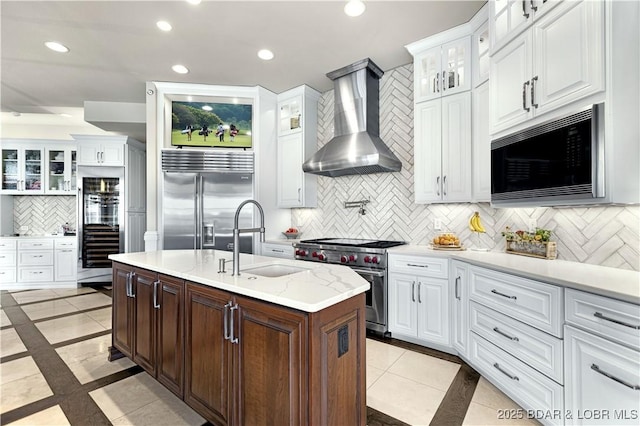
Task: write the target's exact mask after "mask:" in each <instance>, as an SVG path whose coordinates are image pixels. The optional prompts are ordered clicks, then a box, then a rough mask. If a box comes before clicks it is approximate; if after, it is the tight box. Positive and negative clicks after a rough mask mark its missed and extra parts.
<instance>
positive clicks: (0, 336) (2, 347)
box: [0, 328, 27, 356]
mask: <svg viewBox="0 0 640 426" xmlns="http://www.w3.org/2000/svg"><path fill="white" fill-rule="evenodd" d="M26 350H27V348H26V347H25V346H24V343H22V340H20V336H18V333H17V332H16V330H15V329H14V328H7V329H4V330H0V356H8V355H13V354H18V353H20V352H25V351H26Z"/></svg>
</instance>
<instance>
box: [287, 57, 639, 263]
mask: <svg viewBox="0 0 640 426" xmlns="http://www.w3.org/2000/svg"><path fill="white" fill-rule="evenodd" d="M333 102H334V98H333V90H331V91H328V92H326V93H324V94H323V95H322V97H321V99H320V102H319V105H318V129H319V130H318V145H319V147H320V146H322V145H324V144H325V143H326V142H327V141H328V140H329V139H331V137H332V136H333ZM380 129H381V130H380V134H381V138H382V140H384V141H385V142H386V143H387V145H388V146H389V147H390V148H391V150H392V151H393V152H394V153H395V154H396V155H397V156H398V157H399V158H400V160H401V161H402V171H400V172H398V173H382V174H372V175H363V176H343V177H339V178H328V177H318V207H317V208H315V209H293V210H292V226H295V227H297V228H298V229H300V231H301V232H303V238H305V239H306V238H320V237H351V238H375V239H388V240H403V241H407V242H410V243H414V244H428V243H429V241H430V240H431V239H432V238H433V236H434V235H435V234H436V233H437V232H439V231H436V230H435V229H434V221H435V220H436V219H439V220H440V221H441V222H442V229H443V230H449V231H452V232H456V233H457V234H458V235H459V236H460V237H461V240H462V241H463V243H464V244H465V245H467V246H471V245H474V244H475V243H476V242H477V241H476V240H475V238H476V235H472V234H473V233H472V232H471V231H470V230H469V228H468V221H469V218H470V217H471V215H472V214H473V212H474V211H478V212H480V215H481V218H482V222H483V224H484V226H485V228H486V230H487V233H486V234H482V235H480V241H479V242H480V244H481V245H482V246H484V247H486V248H489V249H491V250H497V251H503V250H504V248H505V243H504V239H503V238H502V235H501V232H502V231H503V230H504V229H505V227H506V226H509V227H511V228H512V229H514V230H517V229H527V228H528V225H529V223H530V220H531V219H535V221H536V222H537V226H538V227H540V228H545V229H550V230H552V232H553V234H552V239H553V240H554V241H557V243H558V258H559V259H564V260H570V261H576V262H584V263H590V264H596V265H605V266H612V267H615V268H623V269H633V270H640V206H637V205H635V206H611V207H610V206H607V207H588V208H587V207H580V208H530V209H525V208H518V209H496V208H493V207H491V205H490V204H488V203H461V204H428V205H427V204H415V203H414V189H413V170H414V164H413V66H412V65H406V66H403V67H399V68H396V69H394V70H391V71H388V72H387V73H385V75H384V76H383V77H382V79H381V81H380ZM362 199H369V200H370V203H369V204H367V205H366V214H365V215H360V214H358V209H345V208H344V207H343V203H344V201H355V200H362Z"/></svg>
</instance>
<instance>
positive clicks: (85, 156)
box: [74, 136, 126, 167]
mask: <svg viewBox="0 0 640 426" xmlns="http://www.w3.org/2000/svg"><path fill="white" fill-rule="evenodd" d="M74 137H76V136H74ZM76 139H77V138H76ZM125 143H126V138H125V139H123V140H112V141H107V140H104V139H102V140H91V138H89V139H82V140H79V141H78V165H79V166H115V167H122V166H124V151H125V148H124V146H125Z"/></svg>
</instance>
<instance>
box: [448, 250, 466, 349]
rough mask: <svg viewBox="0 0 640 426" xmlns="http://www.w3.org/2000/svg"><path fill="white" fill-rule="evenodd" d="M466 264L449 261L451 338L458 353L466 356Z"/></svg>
mask: <svg viewBox="0 0 640 426" xmlns="http://www.w3.org/2000/svg"><path fill="white" fill-rule="evenodd" d="M467 274H468V272H467V266H466V265H465V264H464V263H461V262H458V261H456V260H453V261H451V283H452V285H451V296H450V297H451V301H452V303H451V306H452V315H451V324H452V325H453V332H452V336H451V340H452V343H453V347H454V348H455V349H456V350H457V351H458V353H459V354H461V355H463V356H466V354H467V340H468V333H469V297H468V294H467V288H466V286H467Z"/></svg>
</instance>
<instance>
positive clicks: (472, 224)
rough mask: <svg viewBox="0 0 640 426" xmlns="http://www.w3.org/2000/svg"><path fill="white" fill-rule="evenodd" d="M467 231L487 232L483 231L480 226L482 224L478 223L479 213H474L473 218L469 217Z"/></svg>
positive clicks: (482, 227)
mask: <svg viewBox="0 0 640 426" xmlns="http://www.w3.org/2000/svg"><path fill="white" fill-rule="evenodd" d="M469 229H471V231H473V232H482V233H484V232H487V231H485V229H484V226H482V222H480V213H479V212H475V213H474V214H473V216H471V219H469Z"/></svg>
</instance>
